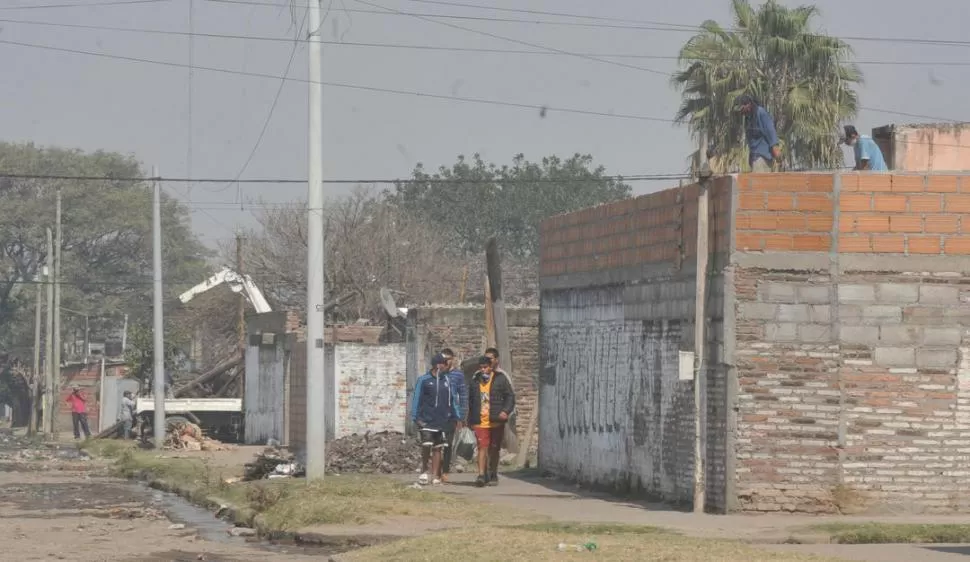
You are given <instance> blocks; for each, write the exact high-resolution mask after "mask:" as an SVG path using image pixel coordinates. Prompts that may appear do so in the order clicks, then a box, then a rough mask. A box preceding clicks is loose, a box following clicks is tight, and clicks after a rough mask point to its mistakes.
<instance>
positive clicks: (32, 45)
mask: <svg viewBox="0 0 970 562" xmlns="http://www.w3.org/2000/svg"><path fill="white" fill-rule="evenodd" d="M209 1H213V0H209ZM358 1H360V0H358ZM52 25H54V24H52ZM57 25H59V24H57ZM166 33H168V32H166ZM172 33H177V32H172ZM238 38H242V37H238ZM513 41H514V40H513ZM0 44H5V45H14V46H19V47H28V48H34V49H42V50H49V51H57V52H63V53H71V54H78V55H86V56H93V57H101V58H107V59H115V60H123V61H128V62H137V63H143V64H156V65H160V66H168V67H172V68H189V66H188V65H186V64H181V63H176V62H169V61H158V60H152V59H145V58H138V57H129V56H124V55H114V54H110V53H99V52H96V51H86V50H82V49H68V48H63V47H55V46H52V45H40V44H36V43H26V42H23V41H10V40H0ZM542 48H544V47H542ZM550 54H567V55H570V56H581V58H589V57H585V56H583V55H582V53H569V52H566V51H562V52H558V51H555V50H554V51H553V52H550ZM601 56H602V55H601ZM589 60H593V61H597V62H600V61H602V62H607V63H611V62H615V61H606V59H602V58H599V57H592V58H589ZM617 64H620V65H622V66H627V67H630V68H634V69H639V70H649V71H650V72H659V71H653V70H650V69H644V68H643V67H638V66H635V65H623V64H622V63H617ZM914 64H915V63H914ZM192 68H194V69H195V70H205V71H208V72H218V73H223V74H233V75H238V76H249V77H254V78H266V79H272V80H284V81H293V82H301V83H305V84H308V83H310V80H307V79H304V78H290V77H286V76H278V75H274V74H267V73H260V72H247V71H240V70H232V69H228V68H218V67H211V66H194V67H192ZM665 74H667V75H670V73H665ZM320 84H322V85H324V86H328V87H331V88H348V89H355V90H362V91H369V92H376V93H385V94H396V95H407V96H415V97H423V98H430V99H439V100H450V101H461V102H467V103H478V104H485V105H496V106H505V107H515V108H519V109H532V110H538V111H545V112H558V113H571V114H578V115H590V116H595V117H611V118H617V119H633V120H640V121H655V122H661V123H677V121H675V120H673V119H666V118H662V117H650V116H645V115H636V114H625V113H616V112H612V111H592V110H583V109H573V108H564V107H554V106H547V105H537V104H526V103H516V102H504V101H499V100H489V99H483V98H472V97H465V96H449V95H445V94H432V93H428V92H418V91H408V90H399V89H393V88H379V87H374V86H361V85H356V84H346V83H339V82H327V81H321V82H320ZM859 109H860V110H867V111H872V112H875V113H884V114H887V115H901V116H905V117H914V118H918V119H930V120H934V121H938V122H950V123H961V122H963V121H964V120H961V119H952V118H948V117H937V116H932V115H925V114H920V113H909V112H902V111H896V110H890V109H883V108H875V107H866V106H859Z"/></svg>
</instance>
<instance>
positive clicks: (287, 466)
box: [243, 447, 304, 480]
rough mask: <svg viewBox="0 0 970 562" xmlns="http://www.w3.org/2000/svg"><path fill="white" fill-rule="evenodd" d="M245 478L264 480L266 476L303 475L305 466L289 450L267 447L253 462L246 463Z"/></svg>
mask: <svg viewBox="0 0 970 562" xmlns="http://www.w3.org/2000/svg"><path fill="white" fill-rule="evenodd" d="M244 468H245V472H244V474H243V480H262V479H264V478H285V477H290V476H302V475H303V473H304V470H303V467H302V466H301V465H300V464H299V463H298V462H296V457H295V456H294V455H293V453H290V452H289V451H284V450H282V449H280V448H278V447H266V449H264V450H263V452H262V453H259V454H257V455H256V458H254V459H253V461H252V462H249V463H246V465H245V467H244Z"/></svg>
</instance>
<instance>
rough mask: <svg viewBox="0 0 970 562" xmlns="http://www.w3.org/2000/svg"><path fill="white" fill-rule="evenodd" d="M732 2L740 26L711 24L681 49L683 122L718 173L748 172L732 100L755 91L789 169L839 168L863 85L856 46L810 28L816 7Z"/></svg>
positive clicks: (678, 82) (678, 76) (678, 77)
mask: <svg viewBox="0 0 970 562" xmlns="http://www.w3.org/2000/svg"><path fill="white" fill-rule="evenodd" d="M731 3H732V7H733V14H734V29H725V28H723V27H721V25H720V24H718V23H717V22H715V21H710V20H709V21H706V22H704V23H703V24H701V32H700V33H699V34H697V35H695V36H694V37H692V38H691V39H689V40H688V41H687V43H686V44H685V45H684V46H683V48H681V50H680V55H679V60H680V64H681V67H682V70H680V71H678V72H677V73H675V74H674V76H673V78H672V80H671V83H672V84H673V85H674V87H676V88H678V89H679V90H680V91H681V96H682V102H681V106H680V109H679V110H678V112H677V116H676V119H677V121H679V122H686V123H687V126H688V127H689V129H690V131H691V135H692V136H694V137H697V136H698V133H699V132H701V131H705V132H706V133H707V138H708V139H709V143H710V145H711V148H712V151H713V154H714V156H713V157H712V159H711V166H712V168H713V169H714V170H715V171H717V172H722V173H723V172H728V171H737V170H742V169H745V168H747V160H748V158H747V146H746V145H745V143H744V141H743V139H744V126H743V119H742V117H741V116H740V114H739V113H738V112H737V111H735V108H734V100H735V98H736V97H737V96H738V95H740V94H744V93H747V94H751V95H753V96H754V97H755V98H756V99H757V100H758V101H759V102H760V103H761V105H763V106H764V107H765V109H767V110H768V112H769V113H771V115H772V116H773V117H774V118H775V127H776V128H777V130H778V137H779V139H781V143H782V149H783V150H782V154H783V157H782V158H783V160H784V165H785V167H786V168H788V169H792V168H808V169H819V168H824V169H831V168H836V167H840V166H841V165H842V151H841V149H840V148H839V146H838V143H837V142H836V140H837V138H838V135H839V125H840V124H841V123H844V122H846V121H848V120H849V119H852V118H853V117H855V115H856V111H857V109H858V96H857V95H856V92H855V90H854V86H855V85H857V84H860V83H862V73H861V71H860V70H859V69H858V67H857V66H856V65H855V64H854V63H852V62H851V61H850V60H849V59H850V58H851V56H852V48H851V47H850V46H849V45H848V44H847V43H846V42H845V41H842V40H841V39H839V38H837V37H830V36H827V35H822V34H817V33H813V32H812V30H811V28H810V24H811V22H812V19H813V18H814V17H815V16H817V15H818V14H819V11H818V9H817V8H816V7H815V6H801V7H798V8H787V7H785V6H782V5H779V4H778V2H777V1H776V0H768V1H767V2H765V4H763V5H762V6H761V7H760V8H758V9H754V8H752V7H751V4H750V3H749V2H748V0H731Z"/></svg>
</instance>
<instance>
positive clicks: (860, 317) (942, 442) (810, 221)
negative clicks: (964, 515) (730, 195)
mask: <svg viewBox="0 0 970 562" xmlns="http://www.w3.org/2000/svg"><path fill="white" fill-rule="evenodd" d="M965 184H966V186H967V193H966V194H964V185H965ZM738 185H739V190H738V207H737V208H738V214H737V217H736V225H737V226H736V229H737V230H736V239H735V240H736V249H737V252H735V254H734V255H733V256H732V265H731V270H732V276H733V279H734V287H733V290H734V292H735V303H736V308H735V314H736V322H735V328H736V350H735V354H736V358H737V362H736V365H737V377H738V383H739V386H738V400H737V405H738V422H737V426H736V432H737V439H736V451H737V468H736V478H735V485H736V490H737V501H738V507H739V508H740V509H745V510H753V511H778V510H786V511H820V512H837V511H843V512H845V511H873V512H879V511H892V512H894V513H895V512H922V511H932V512H946V511H966V510H967V509H968V507H970V506H968V503H970V501H968V494H967V493H966V492H964V490H965V487H964V486H963V479H964V478H965V477H966V476H967V474H968V472H967V471H966V469H965V466H966V463H967V461H968V460H970V416H968V412H967V408H968V405H970V402H967V401H966V397H965V393H966V390H967V389H968V388H970V383H968V382H967V381H970V370H967V367H968V366H970V360H968V359H965V356H966V354H965V352H966V351H967V350H970V347H968V345H967V340H968V339H970V336H968V335H966V334H968V327H970V304H968V303H970V293H968V292H967V291H966V290H965V288H966V286H967V285H966V281H965V279H966V277H967V274H968V272H970V260H968V258H967V257H966V256H967V254H968V253H970V242H968V237H967V234H970V233H967V234H964V230H963V228H964V223H965V221H967V217H968V216H970V183H968V180H967V179H966V178H964V177H960V176H946V175H928V176H916V175H889V174H843V175H837V176H823V175H794V174H792V175H775V176H772V175H750V176H742V177H740V178H739V181H738ZM806 201H809V202H810V203H809V206H808V207H806V206H804V203H805V202H806ZM799 228H800V230H799ZM772 229H775V230H776V231H777V232H772ZM809 236H816V237H817V238H814V239H811V238H808V237H809Z"/></svg>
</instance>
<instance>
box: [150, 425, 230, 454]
mask: <svg viewBox="0 0 970 562" xmlns="http://www.w3.org/2000/svg"><path fill="white" fill-rule="evenodd" d="M163 448H165V449H179V450H183V451H223V450H231V449H233V447H232V446H230V445H225V444H223V443H222V442H221V441H217V440H215V439H211V438H209V437H206V436H205V435H204V434H203V433H202V428H201V427H199V426H198V425H197V424H194V423H192V422H177V423H174V424H170V426H169V428H168V433H167V434H166V435H165V444H164V446H163Z"/></svg>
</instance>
